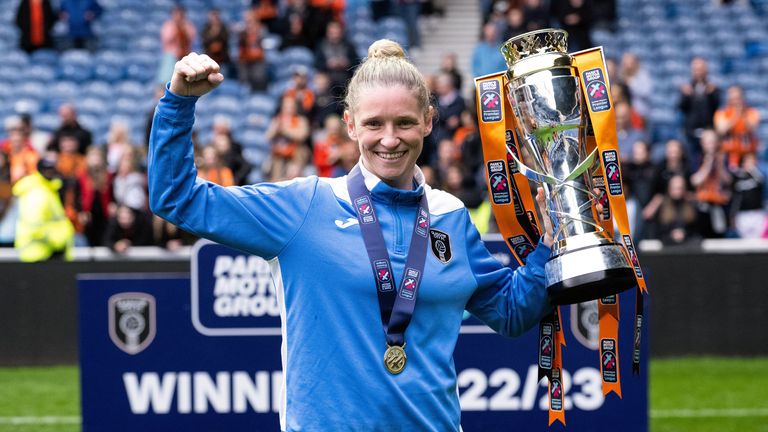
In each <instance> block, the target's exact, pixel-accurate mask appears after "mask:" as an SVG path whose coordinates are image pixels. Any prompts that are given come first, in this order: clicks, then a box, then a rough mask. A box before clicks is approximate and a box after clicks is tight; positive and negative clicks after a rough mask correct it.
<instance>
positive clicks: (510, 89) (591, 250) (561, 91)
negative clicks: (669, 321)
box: [502, 29, 636, 304]
mask: <svg viewBox="0 0 768 432" xmlns="http://www.w3.org/2000/svg"><path fill="white" fill-rule="evenodd" d="M567 37H568V34H567V33H566V32H565V31H563V30H556V29H546V30H537V31H534V32H529V33H525V34H522V35H520V36H517V37H514V38H511V39H509V40H508V41H507V42H506V43H504V45H503V47H502V54H503V55H504V58H505V60H506V62H507V66H508V70H507V92H506V93H507V95H508V97H509V100H510V105H511V106H512V110H513V113H514V116H515V119H516V121H515V123H516V129H517V130H516V133H517V135H518V138H519V140H520V143H521V146H523V147H525V148H526V149H527V150H528V153H529V155H530V156H531V160H532V163H531V165H532V167H528V166H526V165H524V164H523V163H522V162H520V161H519V160H518V159H517V158H516V157H515V156H514V155H512V157H514V158H515V161H516V163H517V164H518V166H519V168H520V171H521V172H522V173H523V174H525V175H526V177H528V179H529V180H532V181H534V182H535V183H538V184H540V185H541V186H542V187H543V189H544V194H545V197H546V210H547V213H548V215H543V217H549V218H550V219H551V220H552V226H553V228H554V240H555V242H554V245H553V247H552V253H551V255H550V257H549V259H548V261H547V263H546V265H545V267H544V271H545V275H546V283H547V292H548V294H549V300H550V302H551V303H552V304H571V303H580V302H584V301H589V300H594V299H597V298H602V297H606V296H609V295H613V294H616V293H619V292H621V291H624V290H626V289H629V288H631V287H633V286H635V284H636V280H635V275H634V268H633V266H632V265H631V263H630V262H629V260H628V257H627V256H626V255H625V254H624V251H623V247H622V246H620V245H619V244H617V243H616V242H614V240H613V239H612V238H611V236H610V235H609V233H608V232H606V230H605V229H604V228H603V227H602V226H601V225H600V224H599V223H598V222H597V221H598V220H599V219H598V216H597V212H596V210H595V206H594V205H593V202H594V199H595V198H596V196H595V194H594V193H593V184H592V176H591V174H592V169H593V167H594V166H595V158H596V157H597V156H596V154H597V152H596V151H593V152H591V153H590V154H587V145H586V143H587V124H588V115H589V112H588V109H587V107H586V105H585V103H584V100H583V96H582V91H581V83H580V81H579V80H580V78H579V73H578V71H577V70H576V68H575V65H574V61H573V58H572V57H571V56H570V55H569V54H568V52H567Z"/></svg>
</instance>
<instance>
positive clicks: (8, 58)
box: [3, 50, 29, 67]
mask: <svg viewBox="0 0 768 432" xmlns="http://www.w3.org/2000/svg"><path fill="white" fill-rule="evenodd" d="M3 64H5V65H13V66H17V67H22V66H27V65H28V64H29V56H28V55H27V53H25V52H24V51H19V50H12V51H8V52H5V53H3Z"/></svg>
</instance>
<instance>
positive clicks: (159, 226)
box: [152, 215, 197, 252]
mask: <svg viewBox="0 0 768 432" xmlns="http://www.w3.org/2000/svg"><path fill="white" fill-rule="evenodd" d="M152 237H153V239H154V243H155V244H156V245H160V246H162V247H164V248H166V249H168V250H169V251H172V252H173V251H177V250H179V249H180V248H181V247H182V246H191V245H193V244H194V243H195V241H197V237H195V236H193V235H192V234H190V233H188V232H186V231H184V230H182V229H179V227H177V226H176V225H174V224H172V223H170V222H168V221H166V220H165V219H163V218H161V217H160V216H154V215H153V216H152Z"/></svg>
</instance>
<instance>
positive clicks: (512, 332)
mask: <svg viewBox="0 0 768 432" xmlns="http://www.w3.org/2000/svg"><path fill="white" fill-rule="evenodd" d="M467 219H469V218H467ZM466 241H467V253H468V257H469V263H470V268H471V270H472V273H473V276H474V278H475V280H476V281H477V289H476V290H475V293H474V294H473V295H472V297H471V298H470V299H469V301H468V302H467V307H466V309H467V310H468V311H469V312H471V313H472V314H473V315H474V316H476V317H477V318H479V319H480V320H481V321H482V322H484V323H485V324H486V325H488V326H489V327H490V328H492V329H493V330H494V331H495V332H497V333H500V334H502V335H505V336H519V335H521V334H523V333H524V332H525V331H527V330H528V329H530V328H531V327H533V326H534V325H536V323H538V322H539V321H540V320H541V318H542V317H544V316H545V315H547V314H548V313H549V312H550V311H551V310H552V306H551V305H550V304H549V301H548V300H547V290H546V286H545V282H544V263H545V262H546V261H547V258H548V257H549V252H550V248H548V247H547V246H544V245H543V244H542V243H541V242H539V246H537V247H536V250H535V251H533V252H532V253H531V254H530V255H529V256H528V259H527V262H526V265H525V266H521V267H518V268H517V269H516V270H514V271H512V270H511V269H510V268H508V267H504V266H502V265H501V263H499V262H498V261H497V260H496V259H495V258H493V256H491V254H490V253H489V252H488V249H486V248H485V245H484V244H483V242H482V240H481V239H480V234H479V233H478V232H477V229H475V227H474V225H472V223H471V222H469V220H467V231H466Z"/></svg>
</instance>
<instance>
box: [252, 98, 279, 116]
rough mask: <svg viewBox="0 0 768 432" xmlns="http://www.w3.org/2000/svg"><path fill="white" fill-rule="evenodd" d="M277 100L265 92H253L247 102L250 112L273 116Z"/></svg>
mask: <svg viewBox="0 0 768 432" xmlns="http://www.w3.org/2000/svg"><path fill="white" fill-rule="evenodd" d="M276 105H277V103H276V101H275V99H274V98H273V97H271V96H269V95H267V94H265V93H253V94H252V95H251V96H250V97H249V98H248V101H247V102H246V104H245V106H246V109H247V110H248V112H251V113H258V114H265V115H268V116H272V115H273V114H274V113H275V109H276Z"/></svg>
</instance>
